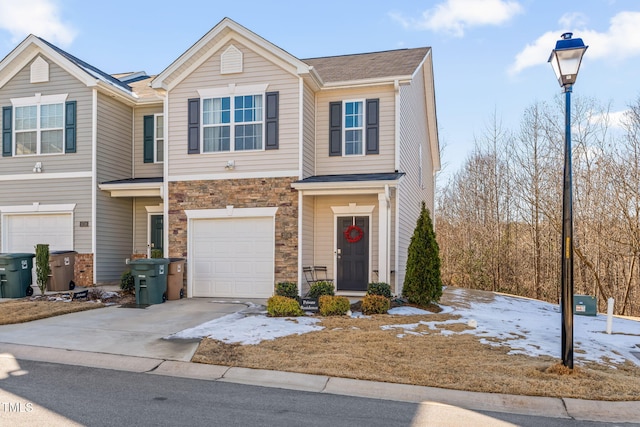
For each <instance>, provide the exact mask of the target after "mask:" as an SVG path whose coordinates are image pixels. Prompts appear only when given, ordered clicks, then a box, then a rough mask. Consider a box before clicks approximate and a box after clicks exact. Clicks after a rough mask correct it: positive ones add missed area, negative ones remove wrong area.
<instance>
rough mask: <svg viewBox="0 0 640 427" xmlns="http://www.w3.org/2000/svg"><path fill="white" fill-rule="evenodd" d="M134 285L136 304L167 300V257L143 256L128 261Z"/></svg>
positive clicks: (159, 302)
mask: <svg viewBox="0 0 640 427" xmlns="http://www.w3.org/2000/svg"><path fill="white" fill-rule="evenodd" d="M129 265H130V266H131V275H132V276H133V278H134V281H135V286H136V304H138V305H142V304H144V305H147V304H161V303H163V302H165V301H166V300H167V273H168V266H169V260H168V259H167V258H143V259H136V260H134V261H131V262H130V263H129Z"/></svg>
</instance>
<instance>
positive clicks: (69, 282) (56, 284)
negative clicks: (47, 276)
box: [47, 251, 77, 291]
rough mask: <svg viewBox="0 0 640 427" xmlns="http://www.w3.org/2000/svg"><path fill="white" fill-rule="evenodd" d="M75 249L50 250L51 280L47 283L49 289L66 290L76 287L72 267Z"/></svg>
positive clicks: (74, 259)
mask: <svg viewBox="0 0 640 427" xmlns="http://www.w3.org/2000/svg"><path fill="white" fill-rule="evenodd" d="M76 254H77V252H75V251H51V252H50V253H49V268H51V280H49V283H48V285H47V290H49V291H68V290H71V289H73V288H75V287H76V284H75V282H74V281H73V280H74V278H75V273H74V268H75V265H76Z"/></svg>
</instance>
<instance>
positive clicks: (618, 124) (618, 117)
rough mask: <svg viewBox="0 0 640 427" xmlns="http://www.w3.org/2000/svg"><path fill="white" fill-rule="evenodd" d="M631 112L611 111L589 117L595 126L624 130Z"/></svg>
mask: <svg viewBox="0 0 640 427" xmlns="http://www.w3.org/2000/svg"><path fill="white" fill-rule="evenodd" d="M628 113H629V110H622V111H611V112H608V113H604V114H596V115H593V116H591V117H589V121H590V122H591V123H595V124H602V125H607V126H610V127H613V128H619V129H624V127H625V122H626V120H627V114H628Z"/></svg>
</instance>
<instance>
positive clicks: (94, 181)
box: [91, 88, 98, 284]
mask: <svg viewBox="0 0 640 427" xmlns="http://www.w3.org/2000/svg"><path fill="white" fill-rule="evenodd" d="M91 109H92V114H91V117H92V122H91V171H92V173H91V224H92V227H91V253H93V284H97V283H98V253H97V251H96V248H97V246H98V245H97V234H98V229H97V224H98V222H97V218H98V214H97V212H98V199H97V198H98V193H97V189H98V90H97V89H95V88H94V89H93V100H92V105H91Z"/></svg>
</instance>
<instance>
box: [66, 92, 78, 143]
mask: <svg viewBox="0 0 640 427" xmlns="http://www.w3.org/2000/svg"><path fill="white" fill-rule="evenodd" d="M64 108H65V113H64V152H65V153H75V152H76V126H77V122H78V120H77V117H76V101H67V102H66V103H65V105H64Z"/></svg>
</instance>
